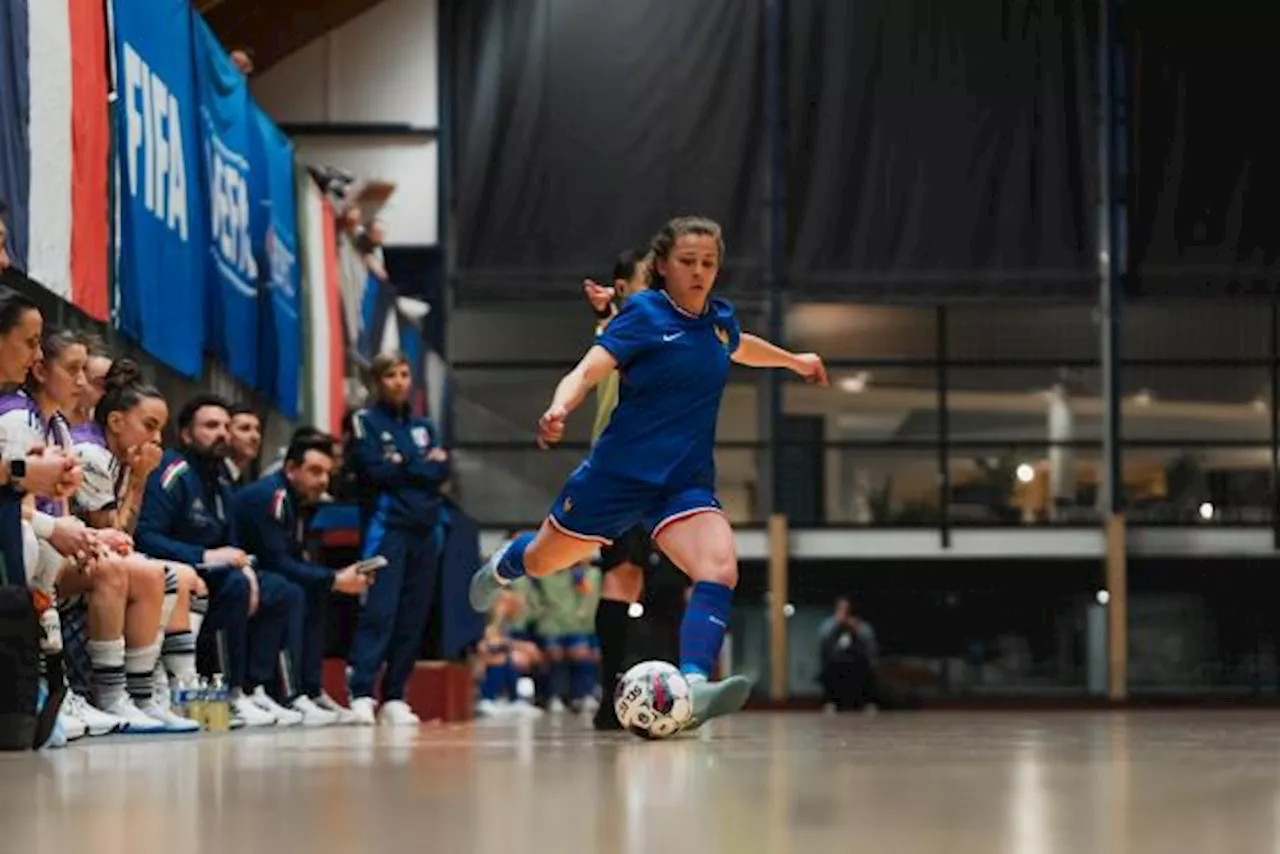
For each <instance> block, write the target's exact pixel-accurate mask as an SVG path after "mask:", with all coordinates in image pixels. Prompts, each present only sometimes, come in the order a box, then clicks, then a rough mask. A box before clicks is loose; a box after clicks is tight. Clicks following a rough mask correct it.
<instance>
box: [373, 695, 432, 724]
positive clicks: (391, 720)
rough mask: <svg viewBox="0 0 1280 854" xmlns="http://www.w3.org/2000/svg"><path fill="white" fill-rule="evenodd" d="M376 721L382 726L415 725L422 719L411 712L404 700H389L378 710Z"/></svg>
mask: <svg viewBox="0 0 1280 854" xmlns="http://www.w3.org/2000/svg"><path fill="white" fill-rule="evenodd" d="M378 723H380V724H382V725H383V726H417V725H418V724H420V723H422V719H421V718H419V717H418V716H417V715H415V714H414V713H413V709H411V708H409V704H408V703H406V702H405V701H404V700H390V701H388V702H386V703H383V704H382V708H381V709H379V710H378Z"/></svg>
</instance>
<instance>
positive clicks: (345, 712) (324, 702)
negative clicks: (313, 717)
mask: <svg viewBox="0 0 1280 854" xmlns="http://www.w3.org/2000/svg"><path fill="white" fill-rule="evenodd" d="M315 701H316V705H317V706H319V707H320V708H322V709H324V710H325V711H327V712H333V713H334V714H335V715H337V716H338V726H350V725H351V724H353V723H355V722H356V718H355V713H354V712H352V711H351V710H350V709H348V708H347V707H346V706H344V705H342V704H341V703H339V702H338V701H337V700H335V699H333V698H332V697H330V696H329V695H328V694H327V693H325V692H324V691H321V692H320V696H319V697H316V698H315Z"/></svg>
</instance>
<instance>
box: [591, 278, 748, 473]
mask: <svg viewBox="0 0 1280 854" xmlns="http://www.w3.org/2000/svg"><path fill="white" fill-rule="evenodd" d="M741 338H742V328H741V326H739V324H738V317H737V314H736V313H735V312H734V310H733V306H732V305H731V304H730V303H728V302H726V301H725V300H722V299H719V298H713V299H712V300H711V302H710V303H709V304H708V306H707V309H706V311H704V312H703V313H702V314H701V315H693V314H690V313H689V312H687V311H685V310H684V309H682V308H680V307H679V306H677V305H676V304H675V302H674V301H673V300H672V299H671V297H670V296H668V295H667V293H666V291H656V290H654V291H641V292H640V293H638V294H635V295H634V296H632V297H631V298H630V299H628V300H627V301H626V303H625V304H624V305H623V307H622V311H620V312H619V313H618V315H617V316H616V317H614V318H613V320H611V321H610V322H609V325H608V327H606V328H605V330H604V334H602V335H601V336H600V337H599V338H597V339H596V344H597V345H598V346H600V347H603V348H604V349H606V350H608V351H609V353H610V354H611V355H612V356H613V358H614V359H616V360H617V362H618V373H619V375H620V376H621V378H622V384H621V388H620V390H619V394H618V406H617V408H616V409H614V411H613V415H612V416H611V417H610V419H609V424H608V426H607V427H605V429H604V432H603V433H602V434H601V435H600V438H599V440H598V441H597V442H596V444H595V447H594V448H593V449H592V451H591V456H590V458H589V464H590V466H591V467H592V468H595V469H598V470H600V471H603V472H608V473H610V474H615V475H621V476H623V477H627V478H632V479H635V480H639V481H643V482H645V483H653V484H670V483H676V482H695V481H696V482H699V483H705V484H712V483H714V482H715V457H714V451H715V442H716V418H717V416H718V415H719V413H720V399H721V398H722V397H723V396H724V387H725V383H727V382H728V380H729V365H730V360H729V357H730V356H731V355H732V354H733V353H734V351H736V350H737V349H738V343H739V341H740V340H741Z"/></svg>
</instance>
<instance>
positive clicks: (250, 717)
mask: <svg viewBox="0 0 1280 854" xmlns="http://www.w3.org/2000/svg"><path fill="white" fill-rule="evenodd" d="M237 721H238V722H239V724H238V725H237ZM275 725H276V716H275V715H273V714H271V713H270V712H268V711H267V710H266V709H262V708H259V707H258V704H257V703H255V702H253V699H252V698H250V697H246V696H245V695H244V694H237V695H236V696H234V697H232V698H231V727H232V729H238V728H239V727H250V728H252V727H264V726H275Z"/></svg>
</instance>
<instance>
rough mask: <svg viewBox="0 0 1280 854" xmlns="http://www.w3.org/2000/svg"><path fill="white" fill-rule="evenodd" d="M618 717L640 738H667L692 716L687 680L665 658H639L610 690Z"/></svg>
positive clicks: (691, 703) (625, 726) (623, 724)
mask: <svg viewBox="0 0 1280 854" xmlns="http://www.w3.org/2000/svg"><path fill="white" fill-rule="evenodd" d="M613 708H614V710H615V711H617V713H618V721H619V722H620V723H621V724H622V726H623V727H624V728H625V729H626V730H627V731H628V732H631V733H634V734H635V735H638V736H640V737H641V738H667V737H668V736H672V735H675V734H676V733H678V732H679V731H680V730H681V729H682V728H684V726H685V725H686V724H688V723H689V721H690V719H691V718H692V717H693V700H692V699H691V698H690V696H689V683H688V681H687V680H686V679H685V678H684V676H683V675H682V674H681V673H680V671H679V670H678V669H677V668H676V667H674V666H673V665H671V664H668V663H667V662H665V661H642V662H640V663H639V664H637V665H636V666H635V667H632V668H631V669H630V670H628V671H627V672H626V673H625V674H623V676H622V678H621V679H619V680H618V686H617V688H616V689H615V690H614V693H613Z"/></svg>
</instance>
